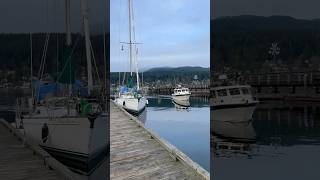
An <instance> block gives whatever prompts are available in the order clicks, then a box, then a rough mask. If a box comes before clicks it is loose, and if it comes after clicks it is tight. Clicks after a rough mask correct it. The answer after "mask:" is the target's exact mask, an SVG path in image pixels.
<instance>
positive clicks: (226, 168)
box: [211, 101, 320, 180]
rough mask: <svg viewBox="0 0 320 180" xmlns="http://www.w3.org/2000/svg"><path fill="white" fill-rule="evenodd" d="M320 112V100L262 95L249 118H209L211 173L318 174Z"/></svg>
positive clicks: (225, 176)
mask: <svg viewBox="0 0 320 180" xmlns="http://www.w3.org/2000/svg"><path fill="white" fill-rule="evenodd" d="M319 112H320V103H318V102H314V103H312V102H285V101H264V102H262V103H260V104H258V105H257V107H256V109H255V111H254V113H253V116H252V120H251V121H247V122H241V123H236V122H224V121H221V120H220V121H216V120H214V119H211V157H213V158H212V159H211V160H212V161H211V162H212V163H213V166H214V167H213V166H211V167H212V169H211V170H212V171H211V172H213V174H214V178H215V179H226V180H227V179H266V180H267V179H291V180H292V179H295V180H299V179H319V173H318V169H319V166H318V164H319V163H317V162H320V157H319V156H318V154H319V152H320V113H319ZM211 113H212V114H211V117H213V116H214V115H215V114H214V112H212V111H211ZM227 114H232V110H230V111H229V112H228V113H227ZM215 118H218V117H217V116H216V117H215ZM295 162H298V165H297V164H296V163H295ZM310 162H313V163H310ZM315 163H316V164H315ZM266 169H268V173H264V172H265V170H266ZM301 172H305V173H301Z"/></svg>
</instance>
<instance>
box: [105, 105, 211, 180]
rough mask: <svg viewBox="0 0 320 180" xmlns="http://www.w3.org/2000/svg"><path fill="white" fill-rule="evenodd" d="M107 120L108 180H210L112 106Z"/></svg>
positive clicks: (140, 123) (149, 132) (193, 163)
mask: <svg viewBox="0 0 320 180" xmlns="http://www.w3.org/2000/svg"><path fill="white" fill-rule="evenodd" d="M110 116H111V117H110V141H111V144H110V178H111V179H155V178H156V179H168V178H171V179H209V177H210V174H209V173H208V171H207V170H205V169H203V168H202V167H201V166H199V165H198V164H197V163H195V162H194V161H192V160H191V159H190V158H189V157H188V156H187V155H185V154H184V153H182V152H181V151H180V150H179V149H177V148H176V147H174V146H173V145H171V144H170V143H168V142H167V141H166V140H164V139H163V138H161V137H160V136H158V135H156V134H155V133H154V132H153V131H152V130H150V129H148V128H146V127H145V126H144V124H143V123H142V122H141V121H140V120H139V119H138V118H136V117H134V116H132V115H131V114H129V113H127V112H126V111H125V110H123V109H121V108H119V107H117V106H116V104H114V103H113V102H111V103H110Z"/></svg>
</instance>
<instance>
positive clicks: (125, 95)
mask: <svg viewBox="0 0 320 180" xmlns="http://www.w3.org/2000/svg"><path fill="white" fill-rule="evenodd" d="M131 3H132V1H131V0H128V6H129V42H127V43H125V44H128V45H129V58H130V76H129V83H128V85H123V86H120V87H119V92H118V97H117V98H116V99H115V102H116V104H117V105H118V106H120V107H122V108H123V109H125V110H126V111H128V112H129V113H131V114H140V113H141V112H142V111H143V110H144V109H145V107H146V105H147V103H148V100H147V99H146V98H145V97H144V96H143V94H142V93H141V90H140V85H139V70H138V62H137V57H136V58H135V65H136V67H135V70H136V72H135V74H136V86H133V79H134V76H133V46H134V48H135V50H136V51H135V52H136V54H135V55H136V56H137V52H138V50H137V48H136V44H138V43H136V42H135V35H134V33H135V31H134V27H133V25H132V18H133V9H132V4H131ZM132 34H133V38H132Z"/></svg>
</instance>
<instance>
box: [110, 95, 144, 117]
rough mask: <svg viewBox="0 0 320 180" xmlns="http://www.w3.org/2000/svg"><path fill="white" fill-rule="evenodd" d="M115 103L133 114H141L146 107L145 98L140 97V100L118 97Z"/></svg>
mask: <svg viewBox="0 0 320 180" xmlns="http://www.w3.org/2000/svg"><path fill="white" fill-rule="evenodd" d="M115 102H116V103H117V105H118V106H120V107H122V108H123V109H125V110H127V111H128V112H130V113H134V114H137V113H140V112H142V111H143V110H144V109H145V107H146V105H147V99H146V98H145V97H141V98H140V99H138V98H123V97H119V98H117V99H116V100H115Z"/></svg>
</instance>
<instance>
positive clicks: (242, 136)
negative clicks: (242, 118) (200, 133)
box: [211, 120, 256, 157]
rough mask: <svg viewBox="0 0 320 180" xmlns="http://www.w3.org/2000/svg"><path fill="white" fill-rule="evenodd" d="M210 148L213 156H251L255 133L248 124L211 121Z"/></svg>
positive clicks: (250, 123) (250, 124)
mask: <svg viewBox="0 0 320 180" xmlns="http://www.w3.org/2000/svg"><path fill="white" fill-rule="evenodd" d="M211 134H212V136H211V147H212V148H213V153H214V155H215V156H221V157H223V156H230V155H232V154H243V155H247V156H248V157H250V156H251V151H252V149H253V147H252V146H253V143H255V142H256V132H255V130H254V128H253V126H252V121H249V122H240V123H232V122H223V121H215V120H213V121H211Z"/></svg>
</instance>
